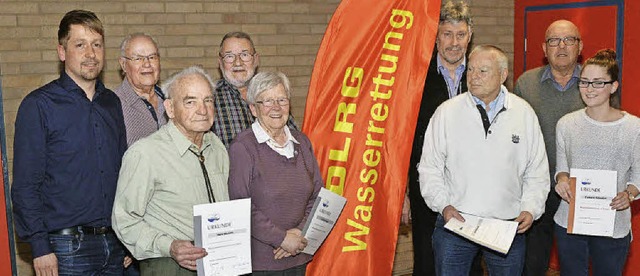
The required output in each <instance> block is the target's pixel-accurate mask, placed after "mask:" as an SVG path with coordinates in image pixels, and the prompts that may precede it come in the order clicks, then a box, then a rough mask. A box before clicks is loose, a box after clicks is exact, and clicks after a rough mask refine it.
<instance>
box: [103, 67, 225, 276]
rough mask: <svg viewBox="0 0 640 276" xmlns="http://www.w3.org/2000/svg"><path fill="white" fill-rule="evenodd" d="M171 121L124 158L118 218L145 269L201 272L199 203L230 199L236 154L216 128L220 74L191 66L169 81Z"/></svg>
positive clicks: (118, 228) (121, 233)
mask: <svg viewBox="0 0 640 276" xmlns="http://www.w3.org/2000/svg"><path fill="white" fill-rule="evenodd" d="M162 88H163V90H164V91H165V92H166V93H167V94H166V95H167V99H166V100H165V101H164V102H163V104H164V107H165V110H166V111H167V116H168V117H169V122H167V124H165V125H164V126H162V127H160V130H158V131H156V132H154V133H153V134H151V135H149V136H147V137H145V138H142V139H140V140H139V141H138V142H136V143H134V144H133V145H132V146H131V147H130V148H129V149H128V150H127V152H126V153H125V155H124V157H123V158H122V169H121V170H120V176H119V178H118V189H117V191H116V196H115V200H114V203H113V216H112V223H113V229H114V230H115V232H116V234H117V235H118V238H120V240H121V241H122V243H123V244H124V245H125V246H126V247H127V249H129V251H131V253H132V254H133V256H134V257H136V258H137V259H138V260H140V273H141V275H142V276H146V275H153V276H164V275H167V276H169V275H170V276H181V275H189V276H191V275H193V276H195V275H196V272H195V269H196V260H197V259H200V258H202V257H204V256H205V255H206V254H207V252H206V250H205V249H204V248H201V247H196V246H194V245H193V206H194V205H197V204H203V203H212V202H221V201H227V200H229V193H228V191H227V178H228V176H229V157H228V155H227V151H226V149H225V147H224V145H222V143H221V142H220V140H219V139H218V138H217V137H216V136H215V135H213V133H211V131H210V129H211V124H213V114H214V112H213V88H214V86H213V80H211V77H210V76H209V75H208V74H207V73H206V72H205V71H204V70H203V69H202V68H200V67H196V66H193V67H189V68H186V69H184V70H182V71H180V72H178V73H176V74H175V75H173V76H172V77H170V78H169V79H167V80H166V81H165V82H164V83H163V86H162Z"/></svg>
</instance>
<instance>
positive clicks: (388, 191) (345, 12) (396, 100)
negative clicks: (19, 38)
mask: <svg viewBox="0 0 640 276" xmlns="http://www.w3.org/2000/svg"><path fill="white" fill-rule="evenodd" d="M439 13H440V1H432V0H422V1H411V0H403V1H391V0H384V1H383V0H380V1H374V2H372V1H370V0H343V1H342V3H341V4H340V5H339V6H338V8H337V10H336V11H335V13H334V15H333V18H332V19H331V22H330V23H329V26H328V27H327V30H326V32H325V35H324V38H323V40H322V44H321V46H320V49H319V51H318V55H317V57H316V62H315V66H314V69H313V75H312V78H311V83H310V86H309V95H308V97H307V104H306V109H305V117H304V123H303V131H304V132H305V133H306V134H307V135H308V136H309V138H310V139H311V141H312V143H313V148H314V151H315V154H316V157H317V158H318V162H319V164H320V171H321V173H322V176H323V179H324V180H325V187H326V188H328V189H330V190H331V191H333V192H335V193H337V194H340V195H342V196H344V197H346V198H347V204H346V206H345V208H344V210H343V212H342V215H341V216H340V218H339V219H338V221H337V222H336V226H335V227H334V229H333V231H332V232H331V234H330V235H329V237H328V238H327V240H326V241H325V243H324V244H323V245H322V247H321V248H320V250H319V251H318V252H317V253H316V255H315V256H314V259H313V261H312V262H311V263H310V265H309V267H308V273H309V274H310V275H390V274H391V270H392V267H393V258H394V253H395V248H396V240H397V235H398V225H399V221H400V213H401V210H402V201H403V199H404V193H405V186H406V179H407V171H408V166H409V156H410V154H411V145H412V141H413V134H414V130H415V126H416V119H417V116H418V110H419V108H420V100H421V98H422V91H423V87H424V81H425V76H426V73H427V68H428V66H429V61H430V58H431V53H432V50H433V47H434V41H435V36H436V31H437V27H438V19H439Z"/></svg>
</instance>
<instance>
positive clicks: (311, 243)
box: [302, 188, 347, 255]
mask: <svg viewBox="0 0 640 276" xmlns="http://www.w3.org/2000/svg"><path fill="white" fill-rule="evenodd" d="M346 203H347V199H346V198H344V197H342V196H339V195H337V194H335V193H333V192H331V191H329V190H327V189H325V188H322V189H320V193H318V197H317V198H316V202H315V203H314V204H313V209H312V210H311V213H309V217H308V218H307V223H306V224H305V226H304V229H303V230H302V235H303V236H304V237H305V239H307V247H305V248H304V250H303V251H302V253H306V254H309V255H313V254H315V253H316V251H317V250H318V248H320V245H322V243H323V242H324V240H325V239H326V238H327V236H328V235H329V232H331V229H333V226H334V225H335V224H336V220H337V219H338V217H339V216H340V213H342V208H344V205H345V204H346Z"/></svg>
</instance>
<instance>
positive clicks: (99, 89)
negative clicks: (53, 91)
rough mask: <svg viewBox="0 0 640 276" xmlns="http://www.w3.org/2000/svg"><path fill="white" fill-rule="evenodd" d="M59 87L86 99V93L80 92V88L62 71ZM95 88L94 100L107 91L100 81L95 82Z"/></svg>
mask: <svg viewBox="0 0 640 276" xmlns="http://www.w3.org/2000/svg"><path fill="white" fill-rule="evenodd" d="M60 86H62V88H63V89H64V90H65V91H70V92H73V93H78V94H80V95H82V96H83V97H85V98H86V97H87V93H86V92H84V90H82V88H81V87H80V86H79V85H78V84H77V83H76V82H75V81H74V80H73V79H72V78H71V77H70V76H69V75H68V74H67V72H65V71H64V70H62V73H60ZM95 88H96V94H95V95H94V98H97V97H98V96H100V95H101V94H102V93H104V91H105V90H106V89H107V88H106V87H105V86H104V84H103V83H102V82H101V81H100V80H96V87H95Z"/></svg>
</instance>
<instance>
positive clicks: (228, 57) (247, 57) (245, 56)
mask: <svg viewBox="0 0 640 276" xmlns="http://www.w3.org/2000/svg"><path fill="white" fill-rule="evenodd" d="M254 55H255V54H250V53H249V52H241V53H239V54H232V53H226V54H224V55H222V54H220V57H221V58H222V60H223V61H224V62H225V63H233V62H234V61H236V58H237V57H240V60H242V61H243V62H249V61H251V60H253V56H254Z"/></svg>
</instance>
